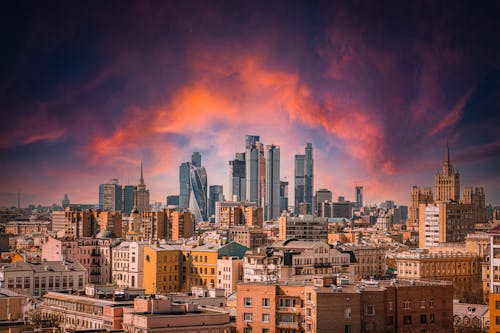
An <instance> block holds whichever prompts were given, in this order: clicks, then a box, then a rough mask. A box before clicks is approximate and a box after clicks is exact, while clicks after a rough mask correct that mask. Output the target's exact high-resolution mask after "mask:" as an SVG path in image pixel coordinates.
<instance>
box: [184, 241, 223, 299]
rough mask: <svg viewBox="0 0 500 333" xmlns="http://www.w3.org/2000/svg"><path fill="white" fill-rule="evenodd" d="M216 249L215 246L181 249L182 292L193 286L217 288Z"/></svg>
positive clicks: (216, 246)
mask: <svg viewBox="0 0 500 333" xmlns="http://www.w3.org/2000/svg"><path fill="white" fill-rule="evenodd" d="M217 249H218V245H215V244H207V245H203V246H199V247H196V248H183V249H182V257H183V262H182V263H183V266H182V284H181V289H182V291H189V290H191V287H194V286H207V287H211V288H216V287H217V256H218V252H217Z"/></svg>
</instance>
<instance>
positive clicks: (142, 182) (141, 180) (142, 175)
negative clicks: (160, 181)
mask: <svg viewBox="0 0 500 333" xmlns="http://www.w3.org/2000/svg"><path fill="white" fill-rule="evenodd" d="M139 183H140V184H141V185H144V174H143V172H142V160H141V179H140V181H139Z"/></svg>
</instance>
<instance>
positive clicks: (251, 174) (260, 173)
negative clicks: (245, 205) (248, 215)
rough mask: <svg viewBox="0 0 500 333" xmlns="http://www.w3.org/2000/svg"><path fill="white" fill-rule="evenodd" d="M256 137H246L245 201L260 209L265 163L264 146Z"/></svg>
mask: <svg viewBox="0 0 500 333" xmlns="http://www.w3.org/2000/svg"><path fill="white" fill-rule="evenodd" d="M259 140H260V137H259V136H256V135H247V136H246V152H245V164H246V167H245V169H246V171H245V173H246V200H248V201H251V202H255V203H256V204H257V206H259V207H262V204H263V197H264V195H265V184H266V183H265V181H266V161H265V157H264V145H263V144H262V143H261V142H260V141H259Z"/></svg>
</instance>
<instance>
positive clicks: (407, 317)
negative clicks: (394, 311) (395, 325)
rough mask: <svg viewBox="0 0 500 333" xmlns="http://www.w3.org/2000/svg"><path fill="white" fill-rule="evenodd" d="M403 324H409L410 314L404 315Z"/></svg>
mask: <svg viewBox="0 0 500 333" xmlns="http://www.w3.org/2000/svg"><path fill="white" fill-rule="evenodd" d="M403 324H405V325H411V316H404V317H403Z"/></svg>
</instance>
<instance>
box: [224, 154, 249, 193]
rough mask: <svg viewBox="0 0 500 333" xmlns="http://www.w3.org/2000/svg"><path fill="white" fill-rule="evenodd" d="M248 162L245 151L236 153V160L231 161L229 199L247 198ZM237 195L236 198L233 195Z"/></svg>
mask: <svg viewBox="0 0 500 333" xmlns="http://www.w3.org/2000/svg"><path fill="white" fill-rule="evenodd" d="M246 185H247V184H246V162H245V153H236V156H235V158H234V160H232V161H229V199H228V200H230V201H244V200H246V191H247V190H246V188H247V187H246ZM234 196H236V200H234V199H233V197H234Z"/></svg>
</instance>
